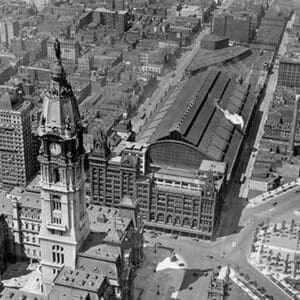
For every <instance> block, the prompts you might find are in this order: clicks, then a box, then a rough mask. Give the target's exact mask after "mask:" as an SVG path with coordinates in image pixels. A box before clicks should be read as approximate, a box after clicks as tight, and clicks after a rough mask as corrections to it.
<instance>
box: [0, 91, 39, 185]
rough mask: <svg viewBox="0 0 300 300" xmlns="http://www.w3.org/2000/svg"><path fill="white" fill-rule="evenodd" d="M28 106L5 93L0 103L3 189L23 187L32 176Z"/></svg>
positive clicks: (0, 170)
mask: <svg viewBox="0 0 300 300" xmlns="http://www.w3.org/2000/svg"><path fill="white" fill-rule="evenodd" d="M30 108H31V104H30V103H29V102H27V101H25V102H24V101H23V100H22V99H21V97H20V95H18V94H17V95H11V94H9V93H5V94H3V95H2V97H1V101H0V144H1V148H0V172H1V173H0V174H1V176H0V178H1V179H0V180H1V185H2V187H7V188H9V187H13V186H23V187H24V186H26V185H27V184H28V183H29V181H30V180H31V179H32V177H33V175H34V158H33V153H32V148H31V144H32V137H31V124H30Z"/></svg>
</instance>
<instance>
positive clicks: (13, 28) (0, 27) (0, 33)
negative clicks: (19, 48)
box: [0, 20, 19, 44]
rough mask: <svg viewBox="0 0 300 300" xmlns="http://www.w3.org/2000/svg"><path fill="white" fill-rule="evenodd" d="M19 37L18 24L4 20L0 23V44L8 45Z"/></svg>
mask: <svg viewBox="0 0 300 300" xmlns="http://www.w3.org/2000/svg"><path fill="white" fill-rule="evenodd" d="M18 35H19V22H18V21H14V20H5V21H1V22H0V42H1V43H8V44H10V40H11V39H12V38H14V37H16V36H18Z"/></svg>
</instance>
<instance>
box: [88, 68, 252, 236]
mask: <svg viewBox="0 0 300 300" xmlns="http://www.w3.org/2000/svg"><path fill="white" fill-rule="evenodd" d="M214 99H219V103H220V106H221V107H222V108H223V109H227V110H229V111H230V112H231V113H237V114H239V115H241V116H242V117H243V119H244V121H245V127H244V128H243V130H241V129H240V128H238V127H237V126H234V125H233V124H231V123H230V122H229V121H228V120H227V119H226V118H225V117H224V115H223V113H222V112H221V111H219V110H218V109H217V108H216V106H215V104H214ZM256 100H257V99H256V98H255V97H254V95H253V94H252V92H251V91H250V85H249V84H240V83H238V82H237V81H236V80H235V78H231V77H229V76H227V75H226V74H225V73H223V72H221V71H220V70H218V69H216V68H210V69H209V70H207V71H206V72H204V73H201V74H199V75H197V76H195V77H193V78H192V79H190V80H189V81H188V83H187V84H186V85H185V86H184V88H183V89H182V91H181V93H179V95H178V96H177V99H176V100H175V101H174V103H173V104H172V105H171V107H170V105H169V106H168V107H166V109H168V112H167V113H166V114H165V115H164V117H163V118H161V119H159V115H156V116H155V118H157V119H156V120H155V121H154V122H155V124H156V125H157V127H156V129H155V130H154V133H153V134H152V136H151V138H150V140H149V143H147V144H141V143H132V142H126V141H122V142H121V143H120V144H119V145H117V146H116V147H113V148H112V147H109V142H108V140H107V137H106V136H105V135H104V134H99V135H98V137H96V139H95V145H94V150H93V151H92V153H91V155H90V185H91V202H92V203H93V204H97V205H102V206H108V207H118V205H119V201H120V199H122V197H123V196H124V195H128V196H130V197H131V198H133V199H137V200H138V201H139V204H140V207H141V210H142V213H143V218H144V223H145V226H146V227H148V228H153V229H158V230H163V231H165V232H170V233H176V234H183V235H188V236H194V237H198V238H203V239H208V240H210V239H212V238H213V233H214V231H215V228H216V225H217V223H218V218H219V212H220V208H221V204H222V197H223V195H224V192H223V191H224V186H225V182H226V181H227V180H228V179H229V178H230V176H231V173H232V171H233V169H234V165H235V161H236V158H237V156H238V154H239V149H240V147H241V144H242V142H243V137H244V133H245V130H246V128H247V126H248V124H249V122H250V119H251V115H252V112H253V109H254V107H255V104H256Z"/></svg>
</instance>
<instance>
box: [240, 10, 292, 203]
mask: <svg viewBox="0 0 300 300" xmlns="http://www.w3.org/2000/svg"><path fill="white" fill-rule="evenodd" d="M295 16H296V15H295V14H294V15H293V16H292V18H291V20H290V21H288V23H287V26H286V28H289V27H292V26H293V24H294V22H295ZM287 41H288V33H287V32H286V31H285V32H284V34H283V37H282V40H281V43H280V47H279V49H278V54H277V55H280V56H281V55H284V54H285V53H286V51H287V47H286V44H287ZM279 59H280V58H279V57H277V58H276V60H275V62H274V65H275V66H276V65H278V64H279ZM277 79H278V68H276V67H275V68H274V67H273V73H272V74H270V77H269V82H268V86H267V89H266V93H265V98H264V100H263V102H262V104H261V106H260V111H261V112H262V118H261V122H260V125H259V129H258V132H257V136H256V139H255V143H254V147H255V148H256V149H258V147H259V144H260V141H261V139H262V137H263V134H264V126H265V123H266V120H267V119H268V113H269V108H270V105H271V103H272V100H273V95H274V92H275V89H274V87H275V86H276V84H277ZM257 153H258V152H257V151H253V152H252V154H251V156H250V159H249V162H248V166H247V169H246V172H245V175H246V180H245V183H244V184H243V186H242V187H241V191H240V195H241V196H242V197H247V195H248V192H249V186H250V177H251V174H252V171H253V167H254V163H255V159H256V156H257Z"/></svg>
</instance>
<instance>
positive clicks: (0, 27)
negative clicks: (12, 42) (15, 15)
mask: <svg viewBox="0 0 300 300" xmlns="http://www.w3.org/2000/svg"><path fill="white" fill-rule="evenodd" d="M0 42H1V43H7V42H8V40H7V25H6V22H5V21H1V22H0Z"/></svg>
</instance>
